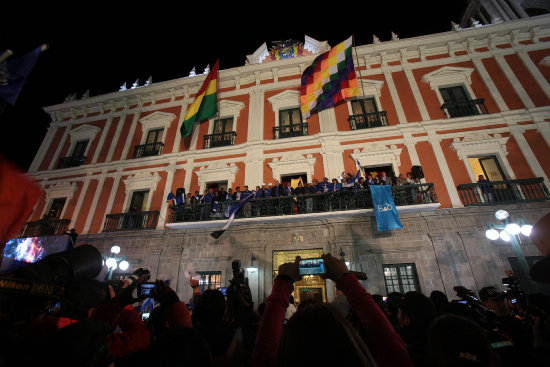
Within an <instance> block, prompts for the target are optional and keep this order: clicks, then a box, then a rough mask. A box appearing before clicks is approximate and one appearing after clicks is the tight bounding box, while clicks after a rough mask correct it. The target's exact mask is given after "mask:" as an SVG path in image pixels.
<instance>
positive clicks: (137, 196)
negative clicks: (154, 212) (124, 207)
mask: <svg viewBox="0 0 550 367" xmlns="http://www.w3.org/2000/svg"><path fill="white" fill-rule="evenodd" d="M148 197H149V190H142V191H134V192H133V193H132V199H131V200H130V206H129V207H128V212H142V211H145V210H146V208H147V199H148Z"/></svg>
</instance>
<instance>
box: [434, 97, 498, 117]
mask: <svg viewBox="0 0 550 367" xmlns="http://www.w3.org/2000/svg"><path fill="white" fill-rule="evenodd" d="M441 109H442V110H443V112H444V113H445V117H446V118H453V117H464V116H475V115H485V114H488V113H489V111H487V107H485V99H484V98H480V99H472V100H469V101H461V102H447V103H443V104H442V105H441Z"/></svg>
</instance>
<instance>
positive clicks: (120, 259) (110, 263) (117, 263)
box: [101, 245, 130, 280]
mask: <svg viewBox="0 0 550 367" xmlns="http://www.w3.org/2000/svg"><path fill="white" fill-rule="evenodd" d="M119 253H120V247H119V246H116V245H115V246H113V247H111V253H110V254H109V255H106V254H101V255H102V256H103V260H104V261H105V265H106V266H107V268H108V269H109V272H108V273H107V280H111V278H112V277H113V271H114V270H115V269H116V268H120V270H127V269H128V267H129V266H130V263H128V261H126V256H118V254H119Z"/></svg>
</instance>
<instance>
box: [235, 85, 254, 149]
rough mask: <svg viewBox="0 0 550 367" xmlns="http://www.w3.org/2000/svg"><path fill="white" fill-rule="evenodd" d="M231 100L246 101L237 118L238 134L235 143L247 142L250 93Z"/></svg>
mask: <svg viewBox="0 0 550 367" xmlns="http://www.w3.org/2000/svg"><path fill="white" fill-rule="evenodd" d="M231 100H234V101H238V102H242V103H244V107H243V109H242V110H241V111H240V112H239V117H238V118H237V131H236V133H237V136H236V137H235V145H237V144H243V143H246V141H247V139H248V124H249V121H248V115H249V109H250V95H249V94H246V95H244V96H235V97H232V98H231Z"/></svg>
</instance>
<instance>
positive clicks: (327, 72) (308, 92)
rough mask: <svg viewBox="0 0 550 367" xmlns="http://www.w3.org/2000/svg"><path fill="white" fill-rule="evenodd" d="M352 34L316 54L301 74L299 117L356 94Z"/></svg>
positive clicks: (306, 116) (357, 91) (304, 117)
mask: <svg viewBox="0 0 550 367" xmlns="http://www.w3.org/2000/svg"><path fill="white" fill-rule="evenodd" d="M352 43H353V41H352V37H350V38H348V39H347V40H345V41H344V42H341V43H339V44H338V45H336V46H334V47H333V48H332V49H330V51H328V52H325V53H324V54H322V55H319V56H317V58H316V59H315V60H314V61H313V64H311V65H310V66H309V67H308V68H306V70H304V73H303V74H302V86H301V88H300V101H301V107H300V109H301V111H302V119H304V120H305V119H307V118H308V117H309V116H310V115H311V112H312V111H315V110H317V111H321V110H324V109H326V108H329V107H332V106H334V105H335V104H336V103H338V102H340V101H343V100H344V99H345V98H349V97H353V96H357V95H359V86H358V85H357V78H356V76H355V67H354V65H353V57H352Z"/></svg>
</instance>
